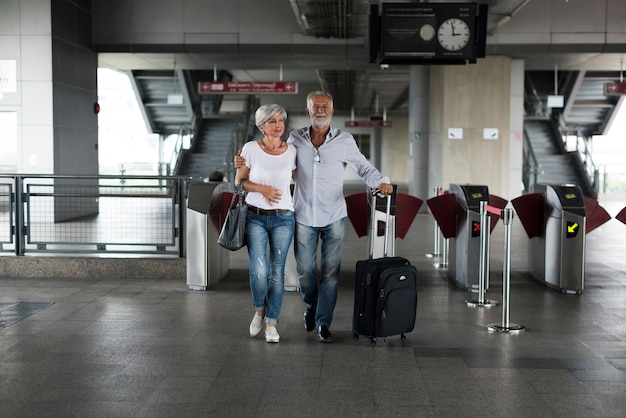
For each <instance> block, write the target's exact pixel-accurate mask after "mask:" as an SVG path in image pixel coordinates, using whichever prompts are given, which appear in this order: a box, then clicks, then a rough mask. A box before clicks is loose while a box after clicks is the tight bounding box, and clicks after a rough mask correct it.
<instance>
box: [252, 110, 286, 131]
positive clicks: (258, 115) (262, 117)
mask: <svg viewBox="0 0 626 418" xmlns="http://www.w3.org/2000/svg"><path fill="white" fill-rule="evenodd" d="M274 115H279V116H280V117H282V118H283V119H285V120H286V119H287V111H286V110H285V109H284V108H283V107H282V106H280V105H277V104H269V105H263V106H261V107H259V108H258V109H257V110H256V112H255V114H254V123H255V124H256V126H257V128H259V129H261V126H263V125H265V122H267V121H268V120H270V119H271V117H272V116H274Z"/></svg>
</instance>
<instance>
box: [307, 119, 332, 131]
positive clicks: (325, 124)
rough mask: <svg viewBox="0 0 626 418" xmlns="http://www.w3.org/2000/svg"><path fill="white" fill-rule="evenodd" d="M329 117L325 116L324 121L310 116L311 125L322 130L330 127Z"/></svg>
mask: <svg viewBox="0 0 626 418" xmlns="http://www.w3.org/2000/svg"><path fill="white" fill-rule="evenodd" d="M330 119H331V118H330V117H328V116H326V117H325V118H324V119H321V118H316V117H315V116H311V125H312V126H313V127H314V128H316V129H322V128H326V127H328V126H330Z"/></svg>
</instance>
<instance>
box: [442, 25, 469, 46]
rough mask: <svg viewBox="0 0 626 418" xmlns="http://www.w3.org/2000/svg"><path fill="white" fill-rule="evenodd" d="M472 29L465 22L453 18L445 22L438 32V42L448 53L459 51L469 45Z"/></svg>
mask: <svg viewBox="0 0 626 418" xmlns="http://www.w3.org/2000/svg"><path fill="white" fill-rule="evenodd" d="M469 39H470V29H469V26H467V23H465V22H464V21H463V20H461V19H458V18H452V19H448V20H445V21H444V22H443V23H442V24H441V26H439V29H438V30H437V40H438V41H439V45H441V46H442V48H444V49H446V50H448V51H459V50H461V49H463V48H464V47H465V45H467V43H468V42H469Z"/></svg>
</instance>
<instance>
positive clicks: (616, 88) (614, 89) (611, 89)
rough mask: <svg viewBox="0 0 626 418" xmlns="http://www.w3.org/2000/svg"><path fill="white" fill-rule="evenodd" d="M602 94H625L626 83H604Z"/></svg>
mask: <svg viewBox="0 0 626 418" xmlns="http://www.w3.org/2000/svg"><path fill="white" fill-rule="evenodd" d="M604 94H607V95H611V94H626V83H616V82H613V81H611V82H609V83H606V84H605V85H604Z"/></svg>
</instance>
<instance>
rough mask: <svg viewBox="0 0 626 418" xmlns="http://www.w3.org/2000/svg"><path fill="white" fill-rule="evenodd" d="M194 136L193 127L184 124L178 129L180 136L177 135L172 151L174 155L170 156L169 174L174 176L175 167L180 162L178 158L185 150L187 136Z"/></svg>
mask: <svg viewBox="0 0 626 418" xmlns="http://www.w3.org/2000/svg"><path fill="white" fill-rule="evenodd" d="M187 135H189V136H192V135H193V132H192V129H191V126H189V125H188V124H186V123H185V124H182V125H181V126H180V127H179V128H178V134H177V135H176V142H175V143H174V149H173V150H172V154H171V155H170V158H169V161H168V163H167V170H168V171H167V173H166V174H169V175H171V174H173V171H174V167H176V163H177V162H178V157H179V155H180V153H181V152H182V150H183V146H184V140H185V136H187Z"/></svg>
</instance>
